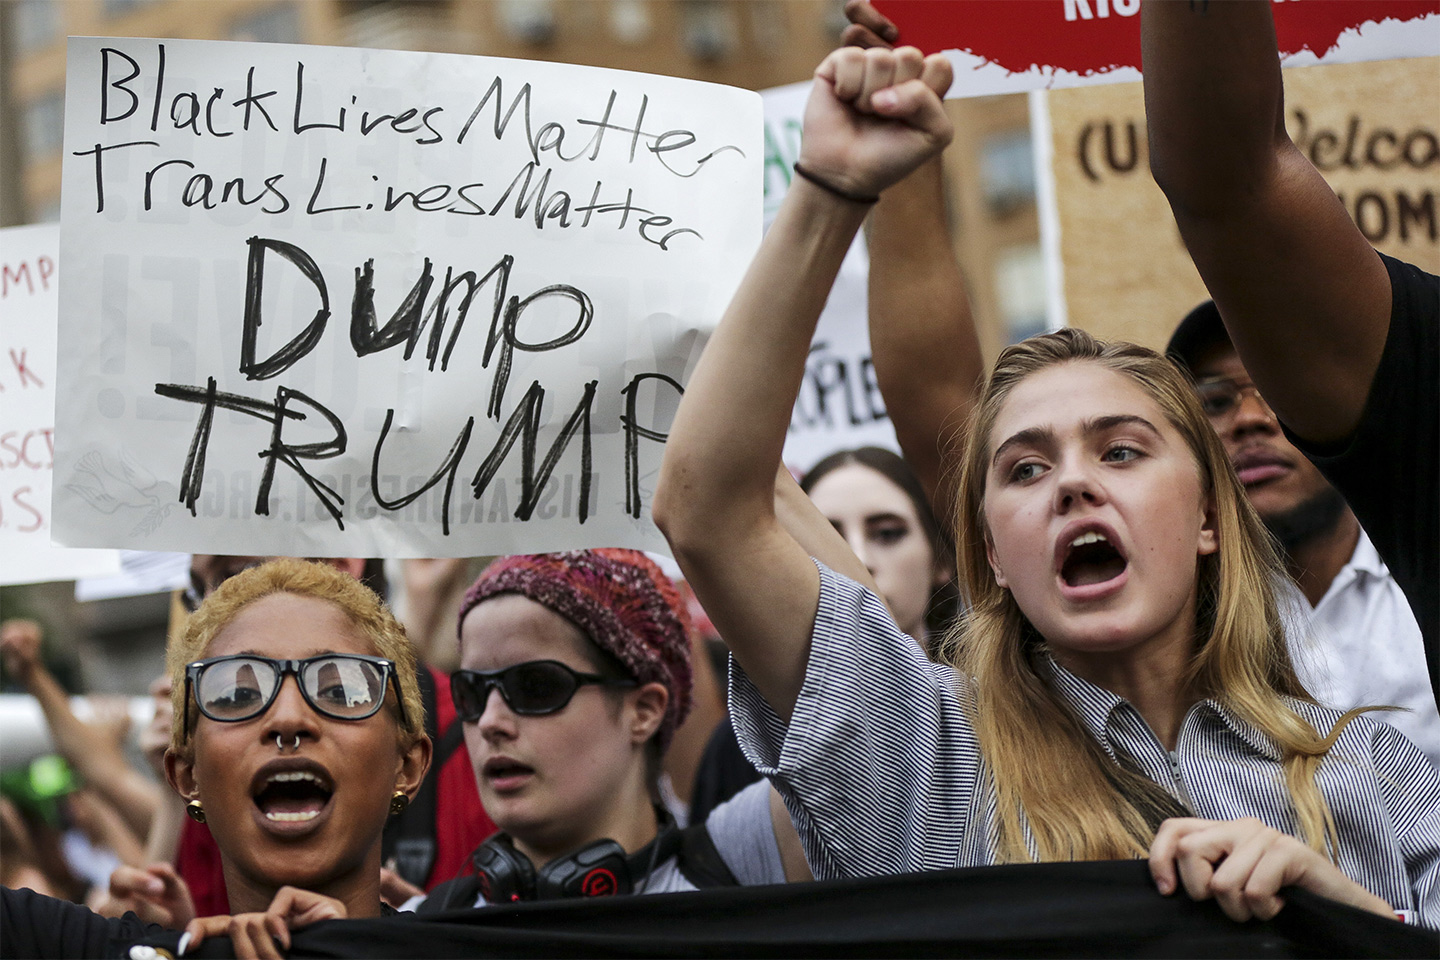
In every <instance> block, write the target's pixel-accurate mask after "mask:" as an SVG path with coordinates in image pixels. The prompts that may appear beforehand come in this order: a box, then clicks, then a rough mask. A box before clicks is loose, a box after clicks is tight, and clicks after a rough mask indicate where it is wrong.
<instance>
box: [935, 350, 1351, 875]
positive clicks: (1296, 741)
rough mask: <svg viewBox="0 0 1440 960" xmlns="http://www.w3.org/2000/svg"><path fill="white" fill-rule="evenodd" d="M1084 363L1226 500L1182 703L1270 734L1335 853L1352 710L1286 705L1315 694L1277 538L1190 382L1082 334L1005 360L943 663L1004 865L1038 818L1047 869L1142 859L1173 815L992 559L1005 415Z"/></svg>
mask: <svg viewBox="0 0 1440 960" xmlns="http://www.w3.org/2000/svg"><path fill="white" fill-rule="evenodd" d="M1074 362H1090V363H1096V364H1099V365H1101V366H1103V367H1105V368H1106V369H1109V370H1112V371H1114V372H1116V373H1119V374H1121V375H1123V376H1126V377H1128V378H1130V379H1131V380H1132V381H1133V382H1134V383H1136V384H1137V385H1138V386H1139V387H1140V388H1141V389H1142V390H1144V391H1145V393H1146V394H1148V395H1149V396H1150V398H1151V399H1152V400H1154V401H1155V402H1156V404H1157V405H1158V406H1159V407H1160V409H1161V410H1162V411H1163V413H1164V415H1165V418H1166V419H1167V420H1168V421H1169V422H1170V424H1171V425H1172V426H1174V427H1175V429H1176V430H1178V431H1179V433H1180V435H1181V436H1182V437H1183V438H1184V440H1185V443H1186V445H1187V446H1188V447H1189V449H1190V452H1191V454H1192V456H1193V457H1194V459H1195V463H1196V466H1197V468H1198V470H1199V473H1200V480H1201V485H1202V489H1203V491H1204V493H1205V494H1206V495H1209V496H1211V497H1212V499H1213V501H1214V505H1215V520H1216V530H1217V536H1218V542H1219V549H1218V550H1217V551H1216V552H1215V553H1213V554H1210V555H1207V556H1202V557H1200V558H1199V569H1198V572H1197V579H1198V584H1197V598H1196V612H1195V621H1196V622H1195V650H1194V655H1193V658H1192V660H1191V662H1190V666H1189V670H1188V672H1187V675H1186V677H1185V684H1184V692H1185V695H1186V696H1187V697H1192V698H1195V699H1200V698H1212V699H1214V700H1216V701H1218V702H1220V703H1222V704H1224V705H1225V706H1226V707H1228V708H1229V709H1231V710H1233V711H1234V712H1235V713H1236V714H1237V715H1239V716H1240V717H1241V718H1243V719H1244V720H1246V721H1248V722H1249V723H1251V724H1252V725H1254V726H1255V727H1256V728H1258V729H1259V730H1260V731H1261V732H1262V733H1264V734H1265V735H1266V736H1267V737H1269V738H1270V739H1271V740H1272V741H1274V743H1275V744H1276V745H1277V747H1278V748H1279V750H1280V753H1281V756H1282V766H1283V769H1284V773H1285V782H1286V787H1287V788H1288V790H1289V793H1290V800H1291V804H1292V806H1293V808H1294V811H1295V814H1296V820H1297V821H1298V823H1299V826H1300V832H1301V834H1302V836H1303V838H1304V840H1305V841H1306V842H1307V843H1308V844H1309V845H1310V846H1311V847H1313V848H1315V849H1316V850H1319V851H1321V852H1325V851H1326V849H1327V847H1328V848H1329V849H1330V850H1332V851H1333V849H1334V844H1335V825H1334V821H1333V818H1332V817H1331V814H1330V810H1329V808H1328V807H1327V805H1326V803H1325V800H1324V798H1323V797H1322V796H1321V795H1320V791H1319V789H1318V788H1317V787H1316V785H1315V770H1316V768H1317V766H1318V765H1319V762H1320V760H1321V759H1322V758H1323V757H1324V756H1325V754H1326V753H1327V752H1328V751H1329V749H1330V747H1331V746H1332V745H1333V744H1334V741H1335V738H1336V737H1337V736H1338V735H1339V732H1340V730H1341V729H1342V727H1343V726H1344V724H1345V723H1346V722H1348V720H1349V718H1350V716H1351V715H1353V714H1347V715H1346V716H1345V717H1344V718H1343V719H1342V720H1341V721H1340V722H1339V723H1337V724H1336V725H1335V727H1334V729H1333V730H1331V731H1330V734H1329V736H1324V737H1322V736H1321V735H1320V734H1318V733H1317V732H1316V731H1315V729H1314V728H1313V727H1312V726H1311V725H1310V724H1309V723H1308V722H1306V720H1305V719H1304V718H1303V717H1301V716H1300V715H1299V714H1298V713H1296V712H1295V710H1294V709H1293V708H1292V707H1291V706H1290V705H1289V704H1288V703H1287V702H1286V701H1285V700H1284V699H1283V698H1284V697H1293V698H1297V699H1301V700H1307V701H1310V700H1311V697H1310V695H1309V694H1308V693H1307V692H1306V690H1305V688H1304V687H1303V686H1302V685H1301V683H1300V680H1299V679H1298V678H1297V676H1296V674H1295V669H1294V666H1293V665H1292V663H1291V661H1290V656H1289V652H1288V650H1287V648H1286V645H1285V636H1284V631H1283V627H1282V624H1281V618H1280V613H1279V609H1278V606H1277V602H1276V597H1275V591H1274V584H1275V583H1276V582H1277V578H1278V577H1280V576H1283V573H1282V572H1281V571H1282V567H1281V566H1280V563H1279V559H1278V557H1277V555H1276V551H1275V548H1274V546H1273V544H1272V542H1271V540H1270V537H1269V535H1268V533H1267V532H1266V531H1265V528H1264V526H1263V525H1262V524H1261V522H1260V518H1259V517H1258V516H1257V515H1256V513H1255V510H1254V508H1252V507H1251V506H1250V502H1249V500H1248V499H1247V498H1246V497H1245V494H1244V489H1243V488H1242V487H1241V486H1240V483H1239V481H1238V480H1237V479H1236V477H1235V472H1234V470H1233V468H1232V467H1231V466H1230V461H1229V458H1228V457H1227V456H1226V454H1225V450H1224V447H1223V446H1221V443H1220V439H1219V437H1217V436H1216V435H1215V431H1214V430H1212V429H1211V427H1210V424H1209V423H1208V422H1207V421H1206V419H1205V416H1204V413H1203V412H1202V411H1201V409H1200V405H1199V401H1198V400H1197V399H1196V396H1195V392H1194V390H1193V388H1192V387H1191V386H1190V384H1189V382H1188V381H1187V380H1186V379H1185V376H1184V374H1182V373H1181V372H1180V371H1179V369H1178V368H1176V367H1175V366H1174V365H1173V364H1171V363H1170V361H1168V360H1166V359H1164V358H1163V357H1161V356H1160V355H1158V354H1156V353H1154V352H1153V351H1150V350H1147V349H1145V348H1143V347H1138V346H1135V345H1134V344H1128V343H1108V344H1107V343H1104V342H1102V341H1098V340H1096V339H1095V338H1094V337H1092V336H1090V335H1089V334H1087V333H1085V332H1083V331H1080V330H1073V329H1071V330H1061V331H1058V332H1056V333H1050V334H1045V335H1043V336H1038V337H1032V338H1031V339H1029V340H1026V341H1023V342H1022V343H1018V344H1015V345H1013V346H1011V347H1008V348H1007V349H1006V350H1004V351H1003V352H1002V353H1001V354H1000V357H999V359H998V360H997V361H996V363H995V367H994V370H993V371H992V372H991V374H990V378H989V381H988V382H987V384H986V387H985V391H984V394H983V396H982V397H981V399H980V402H979V403H978V404H977V405H976V407H975V409H974V411H973V412H972V414H971V420H970V423H969V426H968V433H967V438H966V447H965V452H964V455H963V458H962V462H961V465H960V476H959V479H958V483H957V490H956V523H955V527H956V567H957V570H958V571H959V576H960V587H961V592H962V595H963V596H964V599H965V602H966V605H967V606H968V612H967V614H966V616H965V617H964V618H963V619H962V620H961V621H960V622H958V623H957V624H956V626H955V627H954V628H953V629H952V630H951V632H950V634H949V635H948V636H947V637H946V639H945V642H944V644H943V645H942V647H941V651H940V658H941V659H943V660H944V661H946V662H948V663H950V664H951V665H953V666H954V667H955V668H956V669H957V670H958V671H959V672H960V674H961V675H962V676H964V677H973V678H974V679H975V681H976V682H975V683H974V684H973V686H971V687H970V688H969V690H968V694H969V699H968V702H967V709H968V710H969V711H970V712H971V714H972V719H973V722H974V724H975V730H976V734H977V737H978V739H979V742H980V747H981V750H982V752H983V755H984V758H985V761H986V763H987V765H988V767H989V770H990V774H991V776H992V777H993V778H994V783H995V788H996V791H997V795H998V808H997V812H998V823H997V830H998V836H997V838H996V839H997V849H998V852H999V856H1000V859H1001V860H1002V861H1022V860H1028V859H1030V857H1031V854H1030V851H1029V850H1028V848H1027V845H1026V841H1025V826H1024V825H1025V824H1026V823H1027V822H1028V824H1029V827H1030V832H1031V836H1032V837H1033V839H1034V843H1035V852H1036V853H1038V855H1039V859H1041V860H1093V859H1115V858H1123V857H1137V856H1144V855H1145V854H1146V852H1147V851H1148V849H1149V846H1150V843H1151V841H1152V840H1153V839H1154V835H1155V830H1156V828H1157V827H1158V826H1159V821H1160V820H1161V819H1163V818H1164V817H1165V816H1166V815H1167V814H1169V813H1174V812H1177V811H1176V810H1175V807H1176V804H1175V802H1174V800H1173V799H1172V798H1171V797H1170V796H1169V795H1168V794H1167V793H1166V791H1165V790H1164V789H1163V788H1162V787H1160V786H1159V785H1157V784H1155V783H1153V782H1151V781H1150V780H1149V779H1148V778H1146V777H1144V776H1143V775H1142V774H1141V773H1139V772H1138V770H1135V769H1129V768H1127V767H1126V766H1122V765H1120V764H1116V763H1115V762H1114V761H1112V760H1111V759H1110V757H1109V756H1108V755H1107V754H1106V753H1105V751H1104V750H1103V748H1102V747H1101V746H1100V745H1099V744H1098V743H1096V741H1095V740H1094V739H1093V738H1092V737H1091V736H1090V735H1089V733H1088V732H1087V731H1086V729H1085V728H1084V726H1083V725H1082V724H1081V723H1080V721H1079V719H1078V718H1077V716H1076V715H1075V714H1074V712H1073V711H1072V709H1071V708H1070V707H1069V706H1067V704H1066V703H1065V701H1064V700H1063V699H1062V698H1061V697H1060V696H1059V695H1058V694H1057V693H1056V691H1055V690H1054V689H1053V688H1052V686H1051V684H1050V681H1049V679H1048V678H1049V676H1050V672H1049V670H1048V669H1047V668H1046V667H1045V665H1044V664H1043V663H1042V661H1043V660H1045V659H1046V658H1047V656H1048V655H1047V653H1046V651H1045V646H1044V639H1043V638H1042V637H1041V636H1040V635H1039V633H1038V632H1037V631H1036V630H1035V628H1034V627H1033V626H1032V625H1031V624H1030V623H1029V621H1028V620H1027V619H1026V618H1025V615H1024V614H1023V613H1022V612H1021V611H1020V608H1019V606H1018V605H1017V604H1016V602H1015V600H1014V598H1013V597H1012V596H1011V594H1010V592H1009V591H1008V590H1006V589H1004V588H1002V587H1000V586H999V584H997V583H996V581H995V578H994V575H993V574H992V572H991V569H990V566H989V563H988V561H987V558H986V549H985V545H986V536H987V525H986V518H985V509H984V498H985V481H986V473H987V466H988V464H989V461H990V457H991V450H990V447H991V433H992V431H993V429H994V425H995V421H996V418H997V416H998V415H999V413H1000V409H1001V407H1002V406H1003V405H1004V404H1005V401H1006V400H1007V399H1008V397H1009V396H1010V393H1011V391H1012V390H1013V389H1014V388H1015V386H1016V384H1018V383H1019V382H1020V381H1022V380H1024V379H1025V378H1026V377H1028V376H1030V375H1031V374H1033V373H1036V372H1038V371H1040V370H1043V369H1045V368H1047V367H1051V366H1055V365H1058V364H1063V363H1074ZM1311 702H1313V701H1311ZM1357 712H1358V711H1357Z"/></svg>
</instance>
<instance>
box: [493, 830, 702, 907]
mask: <svg viewBox="0 0 1440 960" xmlns="http://www.w3.org/2000/svg"><path fill="white" fill-rule="evenodd" d="M680 840H681V836H680V831H679V830H678V829H677V828H676V826H675V821H674V820H672V819H671V818H670V817H669V816H668V815H663V816H661V818H660V825H659V830H658V832H657V833H656V835H655V839H654V840H651V841H650V842H649V843H647V844H646V845H645V846H643V847H641V848H640V849H639V850H636V851H635V852H634V853H632V854H627V853H626V852H625V848H624V847H622V846H620V844H618V843H616V842H615V841H614V840H597V841H595V842H594V843H591V844H587V845H586V846H584V847H581V848H580V849H579V850H576V851H574V852H573V853H569V854H566V855H565V856H563V857H556V858H555V859H554V860H551V861H550V862H549V863H547V864H545V866H543V867H541V868H540V869H539V870H536V869H535V865H534V864H533V863H531V862H530V858H529V857H527V856H525V854H523V853H521V852H520V851H519V850H516V849H515V844H514V843H513V842H512V841H511V840H510V837H508V836H507V835H505V834H503V833H497V834H496V835H495V836H493V837H491V838H490V839H489V840H486V841H485V842H484V843H482V844H480V846H479V847H477V848H476V850H475V852H474V853H473V854H471V855H470V862H471V865H472V866H473V868H474V870H475V879H476V881H477V882H478V883H479V886H480V894H481V895H482V896H484V898H485V900H486V902H487V903H495V904H499V903H514V902H518V901H522V900H560V899H564V898H567V897H611V896H617V895H623V894H628V893H633V892H634V890H635V882H636V880H643V879H644V878H645V877H647V876H649V875H650V872H651V871H653V870H654V869H655V866H656V865H657V864H659V863H663V862H664V861H666V860H668V859H670V858H671V857H673V856H675V854H676V853H678V852H679V849H680Z"/></svg>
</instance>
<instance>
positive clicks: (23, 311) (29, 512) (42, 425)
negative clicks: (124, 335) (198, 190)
mask: <svg viewBox="0 0 1440 960" xmlns="http://www.w3.org/2000/svg"><path fill="white" fill-rule="evenodd" d="M59 247H60V231H59V230H58V229H57V228H56V227H55V226H54V225H47V226H37V227H12V228H10V229H6V230H0V583H41V582H44V581H47V580H73V579H76V578H78V577H88V576H99V575H103V574H109V573H116V572H118V571H119V569H120V560H119V557H118V556H117V555H116V554H115V552H114V551H112V550H67V549H64V548H60V547H52V546H51V545H50V478H51V468H52V466H53V465H54V443H55V429H54V424H55V311H56V300H57V291H58V289H59V279H60V272H59Z"/></svg>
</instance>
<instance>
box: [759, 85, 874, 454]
mask: <svg viewBox="0 0 1440 960" xmlns="http://www.w3.org/2000/svg"><path fill="white" fill-rule="evenodd" d="M761 96H762V97H763V98H764V101H765V224H766V226H767V227H768V226H769V225H770V221H772V220H773V219H774V218H775V213H776V211H777V210H779V208H780V201H781V200H783V199H784V198H785V192H786V191H787V190H788V189H789V188H790V181H791V178H792V177H793V176H794V173H793V171H792V165H793V164H794V163H795V161H796V160H797V159H799V157H800V129H801V126H802V123H801V119H802V117H803V116H804V113H805V101H806V100H807V99H808V98H809V96H810V84H809V82H806V83H792V84H789V85H787V86H783V87H774V88H772V89H770V90H762V91H761ZM869 270H870V258H869V255H868V254H867V253H866V249H865V238H864V236H863V235H859V236H857V237H856V238H855V242H854V243H853V244H851V246H850V250H849V251H848V252H847V253H846V254H845V260H844V262H843V263H841V265H840V273H839V275H838V276H836V278H835V285H834V286H833V287H832V288H831V289H830V297H829V299H828V300H826V301H825V309H824V310H823V311H821V313H820V322H819V323H818V324H816V327H815V337H814V339H812V340H811V342H810V356H809V359H808V360H807V361H806V364H805V379H804V381H803V382H802V383H801V385H800V394H799V396H797V397H796V399H795V408H794V409H793V410H792V411H791V414H790V430H789V432H788V433H787V434H786V437H785V462H786V463H787V464H788V465H789V466H790V467H791V468H792V469H795V470H799V471H801V472H804V471H805V470H808V469H810V467H812V466H814V465H815V463H816V461H818V460H820V459H821V458H822V457H824V456H826V455H828V454H831V453H834V452H835V451H836V450H847V449H852V448H854V447H865V446H881V447H888V448H889V449H891V450H898V449H899V445H898V442H897V441H896V439H895V428H894V426H893V425H892V424H891V423H890V417H889V415H888V414H887V413H886V411H885V402H884V400H883V399H882V398H881V396H880V387H879V385H878V383H877V382H876V380H875V368H874V366H873V365H872V364H871V361H870V326H869V319H868V316H867V311H868V309H869V306H868V304H869V301H868V297H867V295H866V283H867V277H868V274H869Z"/></svg>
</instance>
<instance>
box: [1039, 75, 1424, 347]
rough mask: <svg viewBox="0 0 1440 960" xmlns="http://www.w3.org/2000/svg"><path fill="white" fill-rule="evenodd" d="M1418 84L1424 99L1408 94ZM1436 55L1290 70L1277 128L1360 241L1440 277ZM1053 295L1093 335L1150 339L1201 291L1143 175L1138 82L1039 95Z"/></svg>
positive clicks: (1162, 203) (1157, 340)
mask: <svg viewBox="0 0 1440 960" xmlns="http://www.w3.org/2000/svg"><path fill="white" fill-rule="evenodd" d="M1421 90H1429V91H1432V96H1430V97H1424V96H1416V95H1415V94H1416V91H1421ZM1434 91H1440V59H1436V58H1433V57H1432V58H1429V59H1426V60H1421V59H1407V60H1391V61H1387V62H1383V63H1348V64H1336V65H1333V66H1320V67H1308V68H1305V69H1300V70H1290V71H1288V72H1287V73H1286V75H1285V122H1286V127H1287V129H1288V130H1289V133H1290V137H1291V139H1292V140H1294V142H1295V146H1296V147H1297V148H1298V149H1299V150H1300V152H1301V153H1303V154H1304V155H1305V156H1306V157H1307V158H1309V159H1310V161H1311V162H1312V163H1314V164H1315V166H1316V168H1317V169H1318V170H1319V171H1320V172H1321V174H1322V175H1323V176H1324V177H1325V179H1326V181H1327V182H1329V184H1330V186H1331V188H1332V189H1333V190H1334V191H1335V193H1336V195H1337V196H1338V197H1339V198H1340V202H1341V203H1342V204H1343V205H1344V207H1345V209H1346V211H1347V212H1348V213H1349V214H1350V216H1351V218H1352V219H1353V220H1354V221H1355V223H1356V225H1357V226H1358V227H1359V228H1360V232H1361V233H1362V234H1363V235H1364V237H1365V239H1366V240H1368V241H1369V242H1370V243H1372V244H1374V245H1375V247H1376V248H1377V249H1379V250H1380V251H1382V252H1384V253H1387V254H1390V255H1391V256H1394V257H1398V258H1400V259H1401V260H1405V261H1407V262H1409V263H1413V264H1416V265H1417V266H1420V267H1421V268H1423V269H1425V270H1429V271H1431V272H1436V271H1440V217H1437V214H1436V192H1437V186H1440V184H1437V180H1436V176H1435V174H1436V171H1437V170H1440V116H1437V114H1436V111H1435V103H1434V96H1433V92H1434ZM1049 100H1050V116H1051V120H1052V123H1053V131H1054V139H1053V143H1054V158H1055V163H1054V170H1055V180H1056V184H1057V187H1058V190H1057V194H1058V197H1059V213H1060V223H1061V229H1060V237H1061V248H1062V252H1063V255H1064V260H1065V300H1066V303H1067V306H1068V310H1069V316H1070V321H1071V322H1072V323H1073V324H1075V325H1076V326H1078V327H1083V328H1084V329H1086V330H1089V331H1090V332H1092V333H1094V334H1097V335H1099V336H1104V337H1109V338H1116V339H1125V340H1133V341H1136V342H1137V343H1143V344H1146V345H1148V346H1152V347H1163V346H1164V345H1165V343H1166V341H1168V340H1169V338H1170V334H1171V333H1172V332H1173V331H1174V329H1175V325H1176V324H1178V323H1179V322H1180V318H1181V317H1183V316H1184V315H1185V314H1186V313H1187V312H1188V311H1189V310H1190V309H1191V308H1192V307H1193V306H1195V305H1196V304H1197V303H1199V302H1200V301H1202V300H1204V299H1206V298H1207V297H1208V294H1207V293H1206V291H1205V285H1204V283H1203V282H1202V281H1201V279H1200V275H1199V273H1197V272H1196V270H1195V266H1194V264H1193V263H1192V262H1191V260H1190V255H1189V254H1188V253H1187V252H1186V250H1185V244H1184V242H1183V241H1182V240H1181V239H1180V232H1179V230H1177V229H1176V227H1175V221H1174V218H1173V217H1172V216H1171V214H1170V205H1169V203H1168V202H1167V201H1166V199H1165V195H1164V194H1162V193H1161V192H1160V188H1159V187H1157V186H1156V185H1155V180H1154V178H1152V177H1151V176H1150V160H1149V156H1148V154H1147V142H1148V137H1147V136H1146V129H1145V101H1144V95H1143V91H1142V90H1141V88H1140V85H1139V84H1114V85H1111V86H1107V87H1095V88H1090V89H1085V90H1065V91H1061V92H1058V93H1055V94H1052V95H1050V98H1049Z"/></svg>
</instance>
